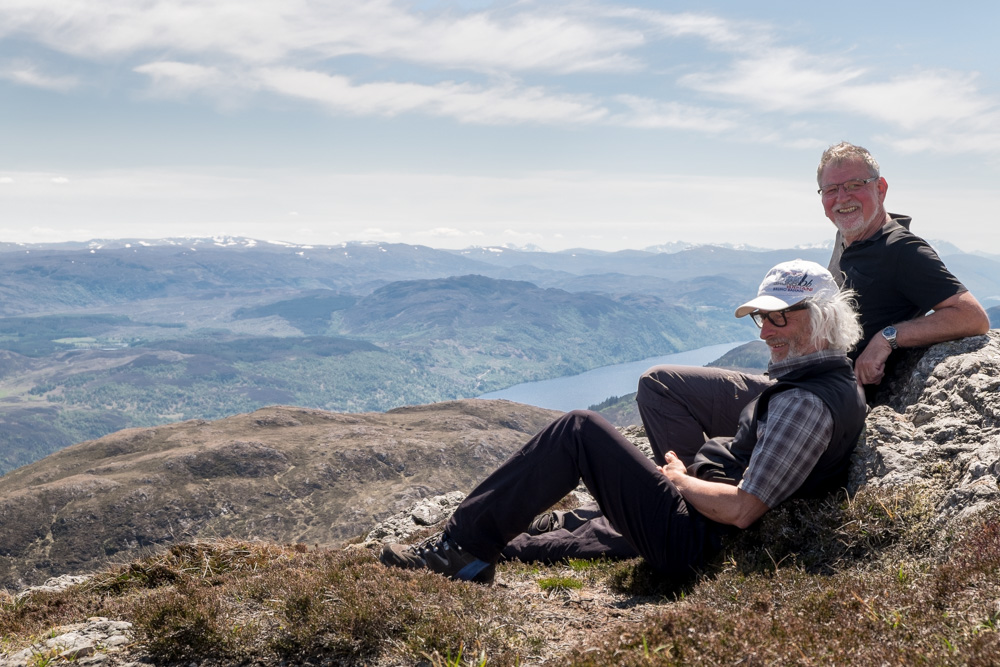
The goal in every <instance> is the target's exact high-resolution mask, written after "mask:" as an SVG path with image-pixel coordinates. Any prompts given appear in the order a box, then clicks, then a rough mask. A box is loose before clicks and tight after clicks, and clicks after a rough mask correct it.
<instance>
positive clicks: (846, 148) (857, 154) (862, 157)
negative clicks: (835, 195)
mask: <svg viewBox="0 0 1000 667" xmlns="http://www.w3.org/2000/svg"><path fill="white" fill-rule="evenodd" d="M855 161H857V162H864V163H865V165H867V166H868V175H869V176H872V177H873V178H878V177H879V176H880V173H879V166H878V160H876V159H875V157H874V156H873V155H872V154H871V153H869V152H868V149H867V148H863V147H861V146H855V145H854V144H852V143H848V142H846V141H841V142H840V143H839V144H834V145H833V146H830V147H829V148H827V149H826V150H825V151H823V156H822V157H821V158H820V159H819V167H817V168H816V183H818V184H819V185H820V186H821V187H822V185H823V183H822V182H821V181H820V179H821V178H823V170H824V169H826V167H827V166H828V165H834V166H837V165H839V164H842V163H844V162H855Z"/></svg>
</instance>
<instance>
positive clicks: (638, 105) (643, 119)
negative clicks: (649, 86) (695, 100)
mask: <svg viewBox="0 0 1000 667" xmlns="http://www.w3.org/2000/svg"><path fill="white" fill-rule="evenodd" d="M616 100H617V101H618V102H620V103H622V104H624V105H625V106H627V107H628V108H629V109H630V110H631V113H628V114H618V115H616V116H615V117H614V119H613V123H614V124H620V125H624V126H626V127H638V128H644V129H660V128H670V129H675V130H694V131H697V132H706V133H709V134H716V133H721V132H726V131H729V130H735V129H738V128H739V127H741V125H742V124H741V122H740V118H739V116H740V114H738V112H733V111H727V110H720V109H711V108H704V107H695V106H691V105H686V104H680V103H677V102H660V101H657V100H652V99H649V98H643V97H638V96H635V95H619V96H618V97H617V98H616Z"/></svg>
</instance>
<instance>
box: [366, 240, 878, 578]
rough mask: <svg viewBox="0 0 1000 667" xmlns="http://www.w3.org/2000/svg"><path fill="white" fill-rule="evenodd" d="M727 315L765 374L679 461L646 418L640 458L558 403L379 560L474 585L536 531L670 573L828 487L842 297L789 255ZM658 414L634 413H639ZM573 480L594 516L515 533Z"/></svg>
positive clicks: (547, 554)
mask: <svg viewBox="0 0 1000 667" xmlns="http://www.w3.org/2000/svg"><path fill="white" fill-rule="evenodd" d="M736 315H737V317H744V316H746V315H750V316H751V317H753V319H754V320H755V321H756V322H757V324H758V325H760V327H761V333H760V336H761V338H762V339H763V340H764V341H765V342H766V343H767V344H768V345H769V346H770V348H771V364H770V366H769V369H768V370H769V373H770V376H771V379H770V380H768V381H767V383H766V386H764V387H763V388H762V390H761V391H759V392H758V393H757V394H756V395H753V396H750V397H749V398H748V399H746V400H742V401H741V405H740V409H741V410H738V411H737V412H740V414H739V416H738V418H737V419H736V423H735V424H734V427H733V429H732V431H731V432H730V433H711V432H709V433H708V435H711V436H725V437H712V438H711V439H709V440H708V441H707V442H706V441H705V437H704V435H702V437H701V441H702V447H701V449H700V450H699V451H698V453H697V456H696V457H694V459H695V460H694V463H693V465H691V466H690V467H687V466H685V464H684V462H683V461H682V460H681V459H680V458H679V457H678V456H677V455H676V454H675V453H674V451H673V449H672V447H671V446H670V445H671V436H670V432H669V430H667V429H660V428H658V427H657V428H656V429H653V428H651V426H652V425H651V424H650V423H649V422H648V421H647V422H646V429H647V433H649V432H650V431H656V432H657V433H660V437H659V438H658V439H657V441H656V443H655V446H656V447H657V463H654V462H652V461H650V460H649V459H648V458H646V457H645V456H643V455H642V454H641V453H640V452H639V450H637V449H636V448H635V447H634V446H633V445H632V444H631V443H629V442H628V441H627V440H625V439H624V438H623V437H622V435H621V434H620V433H619V432H618V431H617V429H615V428H614V427H613V426H611V424H609V423H608V422H607V421H606V420H604V419H603V418H602V417H601V416H600V415H598V414H596V413H593V412H589V411H583V410H581V411H574V412H570V413H567V414H566V415H564V416H563V417H561V418H559V419H557V420H556V421H555V422H553V423H552V424H550V425H549V426H547V427H546V428H545V429H543V430H542V431H541V432H540V433H538V434H537V435H535V437H534V438H532V439H531V440H530V441H529V442H528V443H527V444H526V445H525V446H524V447H523V448H522V449H521V450H520V451H518V452H517V453H515V454H514V455H513V456H512V457H511V458H510V459H508V460H507V461H506V462H505V463H504V464H503V465H502V466H501V467H500V468H499V469H497V470H496V471H495V472H494V473H493V474H491V475H490V476H489V477H487V478H486V479H485V480H484V481H483V482H482V483H480V484H479V486H477V487H476V488H475V489H474V490H473V491H472V493H471V494H469V496H468V497H467V498H466V499H465V500H464V501H463V502H462V504H461V505H460V506H459V508H458V509H457V510H456V511H455V514H454V515H453V516H452V518H451V519H450V520H449V521H448V523H447V525H446V526H445V530H444V532H443V533H441V534H439V535H436V536H434V537H432V538H431V539H429V540H427V541H426V542H424V543H422V544H418V545H409V546H407V545H398V544H390V545H386V546H385V548H384V549H383V552H382V557H381V560H382V562H383V563H385V564H386V565H390V566H394V567H402V568H426V569H430V570H433V571H435V572H438V573H440V574H443V575H445V576H448V577H451V578H453V579H462V580H472V581H478V582H483V583H486V582H491V581H492V580H493V577H494V571H495V567H494V565H495V563H496V562H497V560H498V559H500V558H501V557H504V556H506V557H522V556H524V555H525V553H526V552H520V553H519V552H517V551H516V550H515V552H513V553H512V552H511V551H510V550H509V549H508V547H509V546H510V545H511V544H513V543H516V542H518V541H521V542H524V541H528V542H530V541H533V540H541V543H540V548H539V549H537V550H536V552H535V553H534V556H533V558H534V559H545V560H554V559H557V558H561V557H566V556H577V557H587V556H599V555H614V556H627V555H636V554H639V555H641V556H642V557H643V558H645V559H646V560H647V561H648V562H649V563H650V564H651V565H652V566H653V567H654V568H655V569H656V570H658V571H660V572H661V573H663V574H665V575H666V576H668V577H672V578H675V579H678V580H680V579H684V578H686V577H688V576H690V575H691V574H692V572H693V571H694V569H695V568H698V567H699V566H701V565H703V564H705V563H706V562H707V561H708V560H709V559H710V558H712V557H713V556H714V555H715V554H716V553H717V552H718V550H719V549H720V548H721V543H722V538H723V537H724V536H725V535H726V534H727V533H729V532H731V531H732V530H733V527H734V526H735V527H737V528H745V527H747V526H749V525H750V524H752V523H753V522H754V521H756V520H757V519H758V518H760V517H761V516H762V515H763V514H764V513H765V512H767V510H768V509H770V508H772V507H775V506H776V505H778V504H779V503H781V502H783V501H784V500H786V499H788V498H791V497H793V496H818V495H822V494H825V493H827V492H829V491H830V490H832V489H835V488H838V487H839V486H841V485H842V484H843V483H844V482H845V481H846V473H847V467H848V461H849V458H850V454H851V451H852V450H853V449H854V446H855V444H856V443H857V441H858V438H859V436H860V434H861V430H862V428H863V426H864V418H865V412H866V408H865V404H864V400H863V399H862V397H861V395H860V393H859V391H858V386H857V383H856V380H855V377H854V372H853V370H852V367H851V363H850V361H849V360H848V358H847V355H846V353H847V350H848V349H850V347H851V346H852V345H853V344H854V343H855V342H857V340H858V339H859V338H860V335H861V329H860V326H859V325H858V322H857V316H856V315H855V313H854V311H853V309H852V308H851V306H850V303H849V301H848V299H847V298H846V297H845V296H844V295H843V294H841V293H840V292H838V290H837V286H836V284H835V283H834V281H833V278H832V276H831V275H830V274H829V272H827V271H826V269H824V268H823V267H821V266H819V265H818V264H814V263H812V262H803V261H800V260H796V261H793V262H786V263H784V264H779V265H778V266H776V267H774V268H773V269H772V270H771V271H770V272H768V274H767V276H766V277H765V279H764V282H763V283H762V284H761V286H760V290H759V291H758V295H757V298H755V299H753V300H751V301H748V302H747V303H745V304H743V305H742V306H740V307H739V308H738V309H737V311H736ZM654 370H655V369H654ZM740 391H742V389H741V388H739V387H734V386H733V385H730V386H729V395H728V400H729V401H730V402H733V401H738V400H739V399H740ZM734 397H735V398H734ZM701 404H702V402H701V401H699V402H698V404H697V405H696V404H691V405H690V406H689V407H690V409H697V406H698V405H701ZM705 405H707V406H708V408H709V409H713V408H712V404H711V403H705ZM658 415H659V411H647V412H646V413H644V415H643V419H644V420H646V419H647V417H650V418H653V419H657V418H658ZM691 418H692V419H694V420H695V422H696V423H709V422H710V421H711V416H710V415H700V414H699V415H695V414H692V415H691ZM581 479H582V480H583V482H584V483H585V484H586V485H587V488H588V490H589V491H590V492H591V494H593V496H594V498H595V499H596V500H597V504H598V506H599V512H598V513H597V515H596V518H594V519H593V520H591V521H584V522H583V525H581V526H578V527H576V529H574V530H569V529H568V528H566V527H564V526H560V525H558V522H551V523H549V524H546V526H545V528H543V529H542V530H543V531H544V532H542V534H540V535H529V534H528V533H527V532H526V531H528V530H529V528H530V527H531V526H532V525H533V523H534V524H537V517H536V516H535V515H536V514H537V513H538V512H541V511H542V510H544V509H546V508H548V507H551V506H552V505H553V504H554V503H555V502H556V501H558V500H559V499H560V498H562V497H563V496H564V495H566V494H567V493H569V492H570V491H572V490H573V489H574V488H575V487H576V486H577V484H578V483H579V482H580V480H581ZM541 516H543V517H544V516H547V515H541ZM533 518H535V521H534V522H533ZM534 532H538V531H534ZM622 545H625V546H624V547H622ZM522 559H523V558H522Z"/></svg>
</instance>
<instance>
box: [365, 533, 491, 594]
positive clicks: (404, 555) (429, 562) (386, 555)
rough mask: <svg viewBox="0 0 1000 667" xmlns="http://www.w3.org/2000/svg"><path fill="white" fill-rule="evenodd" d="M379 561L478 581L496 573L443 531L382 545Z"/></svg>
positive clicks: (489, 578)
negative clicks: (410, 541) (422, 538)
mask: <svg viewBox="0 0 1000 667" xmlns="http://www.w3.org/2000/svg"><path fill="white" fill-rule="evenodd" d="M379 560H380V561H382V564H383V565H388V566H390V567H399V568H402V569H404V570H420V569H427V570H430V571H431V572H437V573H438V574H443V575H444V576H446V577H448V578H449V579H457V580H459V581H475V582H476V583H479V584H492V583H493V577H494V575H495V574H496V565H494V564H493V563H487V562H486V561H484V560H480V559H478V558H476V557H475V556H473V555H472V554H470V553H469V552H468V551H465V550H464V549H462V547H460V546H458V544H457V543H456V542H455V541H454V540H452V539H451V538H450V537H448V535H447V534H446V533H440V534H439V535H434V536H432V537H430V538H428V539H427V540H425V541H423V542H421V543H420V544H386V545H385V546H384V547H382V555H381V556H379Z"/></svg>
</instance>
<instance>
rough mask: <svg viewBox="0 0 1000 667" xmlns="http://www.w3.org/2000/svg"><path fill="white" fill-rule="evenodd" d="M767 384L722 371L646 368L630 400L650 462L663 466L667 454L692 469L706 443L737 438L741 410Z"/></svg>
mask: <svg viewBox="0 0 1000 667" xmlns="http://www.w3.org/2000/svg"><path fill="white" fill-rule="evenodd" d="M770 384H772V381H771V380H769V379H768V378H767V377H766V376H764V375H748V374H746V373H739V372H737V371H729V370H723V369H721V368H704V367H697V366H654V367H653V368H650V369H649V370H648V371H646V372H645V373H643V375H642V377H640V378H639V389H638V391H637V393H636V396H635V400H636V403H637V404H638V406H639V415H640V416H641V417H642V423H643V426H645V428H646V437H648V438H649V444H650V445H651V446H652V448H653V458H654V459H656V461H657V463H659V464H660V465H662V464H663V463H664V454H666V453H667V452H669V451H671V450H672V451H673V452H674V453H675V454H677V457H678V458H679V459H680V460H681V461H683V462H684V465H691V463H692V462H693V461H694V455H695V454H697V453H698V450H699V449H701V446H702V445H703V444H705V440H707V439H708V438H717V437H722V436H733V435H736V428H737V426H739V420H740V413H741V412H742V411H743V408H745V407H746V405H747V403H749V402H750V401H752V400H753V399H755V398H757V396H759V395H760V393H761V392H762V391H764V389H765V388H767V386H768V385H770Z"/></svg>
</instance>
